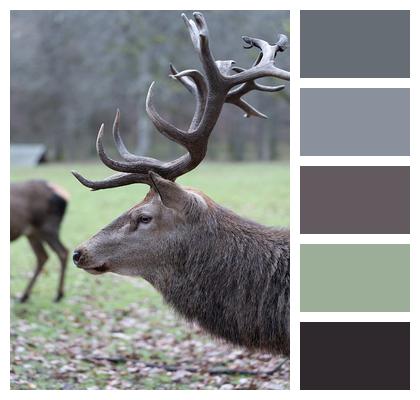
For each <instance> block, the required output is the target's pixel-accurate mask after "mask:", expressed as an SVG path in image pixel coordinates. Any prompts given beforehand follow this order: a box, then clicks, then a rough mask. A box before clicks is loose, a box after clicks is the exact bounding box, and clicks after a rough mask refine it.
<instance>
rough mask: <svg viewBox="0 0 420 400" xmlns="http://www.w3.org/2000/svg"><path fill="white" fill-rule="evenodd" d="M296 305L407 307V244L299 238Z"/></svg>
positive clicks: (316, 307) (311, 308) (351, 308)
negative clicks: (303, 241)
mask: <svg viewBox="0 0 420 400" xmlns="http://www.w3.org/2000/svg"><path fill="white" fill-rule="evenodd" d="M300 310H301V311H304V312H305V311H319V312H322V311H325V312H328V311H410V247H409V245H407V244H355V245H354V244H303V245H301V248H300Z"/></svg>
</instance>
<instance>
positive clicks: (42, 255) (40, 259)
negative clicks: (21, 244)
mask: <svg viewBox="0 0 420 400" xmlns="http://www.w3.org/2000/svg"><path fill="white" fill-rule="evenodd" d="M28 240H29V244H30V245H31V247H32V250H33V251H34V253H35V256H36V268H35V272H34V275H33V276H32V278H31V280H30V281H29V284H28V286H27V287H26V289H25V291H24V292H23V295H22V296H21V298H20V302H21V303H25V302H26V301H27V300H28V299H29V296H30V295H31V291H32V288H33V286H34V284H35V281H36V279H37V278H38V275H39V274H40V273H41V271H42V268H43V267H44V264H45V262H46V261H47V259H48V254H47V252H46V251H45V249H44V246H43V245H42V242H41V241H40V240H39V239H38V238H36V237H34V236H28Z"/></svg>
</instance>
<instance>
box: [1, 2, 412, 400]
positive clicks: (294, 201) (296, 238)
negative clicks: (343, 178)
mask: <svg viewBox="0 0 420 400" xmlns="http://www.w3.org/2000/svg"><path fill="white" fill-rule="evenodd" d="M419 4H420V2H418V1H408V0H406V1H404V0H394V1H389V0H382V1H381V2H378V1H375V0H353V1H347V0H346V1H341V2H340V3H337V2H336V1H332V0H328V1H325V0H318V1H317V2H313V1H311V0H302V1H298V0H285V1H278V0H277V1H273V0H266V1H265V2H259V3H255V2H251V1H250V0H242V1H240V2H239V1H233V0H230V1H229V0H223V1H220V0H212V1H197V0H196V1H177V2H169V1H154V2H152V3H145V2H140V1H128V0H120V1H118V2H109V1H87V0H85V1H80V0H75V1H71V2H70V1H61V2H60V3H58V2H53V1H51V0H50V1H37V2H36V3H34V2H33V1H13V2H12V1H3V2H2V8H1V15H0V29H1V30H2V35H1V38H0V43H1V47H0V54H1V55H2V63H0V68H1V76H2V79H1V82H2V88H3V90H2V107H1V108H0V112H1V118H2V119H1V120H2V121H3V127H5V129H4V130H5V131H6V132H3V134H2V135H0V138H1V139H0V140H1V141H2V142H1V149H2V151H3V155H4V156H3V157H2V160H3V161H2V162H3V164H4V165H3V168H1V173H2V175H3V178H4V179H3V182H7V181H8V180H9V176H10V174H9V172H10V171H9V138H8V132H9V115H10V114H9V101H10V99H9V88H10V75H9V72H10V71H9V65H10V60H9V54H10V53H9V37H10V36H9V35H10V28H9V10H10V9H34V8H35V6H36V9H91V10H95V9H108V10H112V9H152V10H153V9H168V10H170V9H179V10H181V9H182V10H202V11H203V10H206V9H214V10H217V9H219V10H223V9H248V10H252V9H260V10H263V9H267V10H276V9H281V10H290V11H291V13H290V17H291V49H290V56H291V60H290V63H291V77H292V79H291V147H290V148H291V158H290V162H291V172H290V177H291V216H290V217H291V242H292V245H291V251H292V278H291V281H292V283H291V301H292V307H291V334H292V338H291V354H292V356H291V390H290V391H267V392H265V393H264V394H261V393H259V392H232V391H229V392H223V391H222V392H208V391H201V392H199V393H198V392H194V391H182V392H181V391H180V392H173V391H172V392H162V391H149V392H141V393H139V392H138V391H124V392H122V391H118V392H116V391H108V392H106V393H105V392H104V391H101V392H87V391H77V393H76V392H74V391H60V392H55V391H10V392H9V393H8V395H9V396H10V397H13V398H26V397H31V398H42V399H43V400H44V399H48V398H55V397H56V396H57V394H59V395H60V396H62V397H64V398H66V397H67V398H70V396H71V397H73V396H74V395H77V396H80V397H85V396H86V397H87V396H89V398H92V397H93V398H99V396H100V397H101V398H103V397H104V396H105V397H107V398H118V399H120V398H121V397H124V398H126V397H130V398H138V397H139V396H142V397H144V396H146V397H148V398H161V397H166V396H168V398H169V397H170V398H171V399H177V398H181V396H182V398H196V397H197V396H200V397H203V398H214V397H215V396H217V397H222V398H224V397H229V398H230V397H235V396H241V397H254V396H260V395H263V396H265V397H270V398H278V397H280V396H281V397H285V398H301V397H306V396H310V397H311V398H319V399H325V398H329V397H331V398H336V397H337V396H340V398H343V399H346V398H353V396H355V395H357V396H358V397H361V398H366V399H368V398H369V399H370V398H371V396H372V395H373V393H372V391H357V393H355V392H353V391H349V392H346V391H338V392H336V391H299V321H301V320H302V321H303V320H311V319H312V318H314V320H317V321H318V320H326V321H327V320H334V318H338V316H337V317H335V316H334V315H333V313H327V315H324V314H325V313H300V312H299V242H302V243H305V242H307V243H331V240H333V239H332V237H331V236H330V235H299V225H300V221H299V205H298V204H299V165H321V164H322V165H328V164H326V163H328V162H329V161H330V162H332V161H333V160H332V159H330V160H329V161H328V159H326V158H325V157H322V158H323V160H322V163H321V162H320V161H319V162H320V164H313V163H314V162H315V163H316V162H317V161H315V160H308V158H306V160H305V159H304V158H303V157H302V158H300V157H299V134H300V133H299V89H300V87H410V88H411V157H410V159H404V160H400V161H399V162H400V163H397V164H395V163H396V162H397V161H396V159H395V158H392V157H391V158H383V159H382V162H383V163H384V164H379V165H410V166H411V204H412V207H411V221H412V225H411V234H410V235H409V236H406V235H402V236H404V237H402V236H398V239H397V238H396V237H395V236H394V237H390V236H389V237H388V238H387V239H385V236H382V235H381V236H380V237H379V236H378V237H377V238H376V240H377V243H388V240H391V241H390V242H395V243H400V242H401V243H407V242H410V243H411V257H412V259H411V312H410V313H409V314H408V315H407V313H396V314H393V315H394V317H393V318H402V319H401V320H410V321H411V338H412V340H411V355H412V361H411V390H410V391H398V392H397V393H396V392H395V391H389V392H387V391H381V392H380V396H381V397H382V398H384V399H388V398H395V396H399V397H402V398H407V397H412V396H416V397H417V396H418V395H419V385H418V379H419V378H418V377H419V376H420V369H419V345H418V344H417V340H415V339H417V338H419V337H420V335H419V333H420V331H419V328H418V323H419V309H420V307H419V300H420V296H419V295H418V294H417V290H416V288H417V287H418V284H419V279H418V276H419V273H418V272H417V270H418V268H420V258H419V247H418V246H419V243H420V235H419V226H418V225H419V221H420V213H419V211H418V208H416V207H415V205H418V204H420V197H419V189H418V187H419V182H420V174H419V168H420V164H419V161H420V160H419V156H420V154H419V144H420V143H419V142H420V138H419V136H420V134H419V132H420V125H419V117H418V113H419V105H420V97H419V90H418V89H419V85H418V84H419V80H418V73H419V72H420V71H419V62H418V59H419V51H420V46H419V44H418V41H417V39H416V38H419V37H420V32H419V28H418V26H419V25H420V18H419ZM256 5H257V6H258V7H256ZM300 9H302V10H305V9H309V10H313V9H318V10H322V9H325V10H335V9H348V10H351V9H354V10H371V9H397V10H398V9H410V10H411V78H410V79H385V80H383V79H374V78H372V79H370V78H369V79H357V80H356V79H338V78H334V79H316V80H315V79H299V62H300V58H299V10H300ZM105 28H106V27H104V29H105ZM355 29H357V27H355ZM390 34H392V27H390ZM384 40H386V38H385V39H384ZM390 56H392V49H390ZM376 161H378V160H376ZM309 162H311V164H309ZM342 162H343V163H345V164H340V165H362V164H363V165H369V164H367V163H369V162H371V161H368V160H367V158H366V159H365V160H363V163H362V164H353V163H354V162H355V160H351V159H350V158H346V159H345V161H344V160H343V161H342ZM329 165H336V164H329ZM372 165H373V164H372ZM4 190H6V189H4ZM8 200H9V199H8V195H6V196H3V197H2V210H8V207H9V206H8ZM7 214H8V213H7ZM7 225H8V224H6V223H4V224H3V229H2V246H3V247H2V250H3V251H2V254H3V255H4V254H6V255H7V257H6V260H5V261H4V262H3V266H2V273H3V277H2V278H3V279H1V280H0V285H1V286H0V293H1V307H2V311H3V312H2V313H1V315H2V317H3V318H2V324H1V325H2V326H1V327H2V330H1V340H0V344H1V346H2V347H1V350H2V353H1V354H2V355H3V357H2V362H1V369H0V385H1V386H0V388H1V390H5V391H8V387H9V376H8V372H9V357H8V354H9V323H8V322H9V318H8V316H9V271H8V268H7V265H10V263H9V262H8V261H7V260H8V259H9V237H8V236H9V231H8V226H7ZM352 236H353V235H352ZM355 236H356V235H354V236H353V237H355ZM357 237H358V239H360V240H367V238H365V239H364V238H363V236H361V235H357ZM339 238H340V239H336V240H341V239H343V240H348V238H346V237H345V235H340V236H339ZM371 239H372V240H374V237H373V236H371ZM308 240H309V241H308ZM360 240H356V241H355V242H361V241H360ZM383 240H385V242H384V241H383ZM397 240H401V241H397ZM339 242H340V241H339ZM362 242H363V241H362ZM367 242H369V240H368V241H366V243H367ZM346 243H350V242H349V241H346ZM308 314H311V315H310V316H309V315H308ZM339 314H340V315H341V313H339ZM351 314H352V315H349V314H348V313H346V314H345V315H344V317H345V319H343V320H350V319H349V318H350V317H351V318H352V319H353V318H354V320H363V318H369V320H373V319H375V320H376V318H380V319H381V320H391V319H390V318H391V316H388V313H385V314H384V313H380V315H374V314H377V313H374V314H372V313H351ZM397 314H398V315H397ZM400 314H401V315H400ZM340 318H341V316H340ZM378 320H379V319H378ZM415 393H417V395H416V394H415Z"/></svg>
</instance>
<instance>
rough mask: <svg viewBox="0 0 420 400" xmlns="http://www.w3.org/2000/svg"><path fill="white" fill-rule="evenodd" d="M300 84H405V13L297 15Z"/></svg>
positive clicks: (407, 19)
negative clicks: (304, 80) (355, 81)
mask: <svg viewBox="0 0 420 400" xmlns="http://www.w3.org/2000/svg"><path fill="white" fill-rule="evenodd" d="M300 31H301V33H300V46H301V50H300V63H301V64H300V76H301V78H409V77H410V11H408V10H363V11H362V10H335V11H326V10H317V11H301V13H300Z"/></svg>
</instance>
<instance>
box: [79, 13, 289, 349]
mask: <svg viewBox="0 0 420 400" xmlns="http://www.w3.org/2000/svg"><path fill="white" fill-rule="evenodd" d="M182 18H183V20H184V22H185V24H186V26H187V28H188V31H189V33H190V36H191V40H192V43H193V46H194V48H195V50H196V52H197V53H198V55H199V58H200V61H201V65H202V67H203V71H204V74H203V73H202V72H200V71H198V70H194V69H187V70H184V71H181V72H179V71H178V70H177V69H176V68H175V67H174V66H173V65H170V71H171V75H170V76H171V77H172V78H173V79H175V80H176V81H178V82H179V83H180V84H182V85H183V86H184V87H185V88H186V89H187V90H188V91H189V92H190V93H191V94H192V95H193V96H194V99H195V103H196V106H195V111H194V115H193V117H192V121H191V123H190V126H189V128H188V129H187V130H181V129H179V128H177V127H175V126H173V125H172V124H171V123H170V122H168V121H166V120H165V119H164V118H163V117H162V116H161V115H160V114H159V113H158V112H157V110H156V108H155V107H154V105H153V88H154V82H153V83H152V84H151V86H150V88H149V91H148V94H147V97H146V111H147V114H148V116H149V118H150V119H151V121H152V123H153V124H154V126H155V127H156V128H157V130H158V131H159V132H160V133H161V134H163V135H164V136H165V137H167V138H168V139H169V140H172V141H174V142H176V143H178V144H179V145H182V146H183V147H184V148H185V149H186V150H187V152H186V153H185V154H184V155H182V156H180V157H179V158H177V159H175V160H173V161H167V162H163V161H160V160H158V159H154V158H150V157H145V156H137V155H134V154H132V153H130V152H129V151H128V150H127V147H126V146H125V144H124V142H123V140H122V137H121V134H120V129H119V126H120V111H119V110H118V109H117V112H116V116H115V119H114V123H113V129H112V134H113V138H114V142H115V146H116V148H117V150H118V152H119V154H120V156H121V158H122V160H121V161H120V160H116V159H113V158H111V157H109V156H108V155H107V153H106V152H105V149H104V146H103V135H104V124H102V125H101V127H100V129H99V132H98V135H97V141H96V148H97V153H98V155H99V158H100V159H101V161H102V162H103V163H104V164H105V165H106V166H107V167H109V168H110V169H112V170H114V171H117V173H116V174H114V175H111V176H110V177H108V178H105V179H103V180H97V181H92V180H90V179H87V178H85V177H84V176H82V175H81V174H79V173H78V172H76V171H72V173H73V175H74V176H75V177H76V178H77V180H78V181H79V182H80V183H81V184H83V185H84V186H86V187H88V188H90V189H91V190H93V191H97V190H101V189H109V188H115V187H122V186H125V185H131V184H135V183H140V184H146V185H148V186H149V187H150V190H149V192H148V193H147V195H146V196H145V198H144V199H143V201H141V202H140V203H138V204H136V205H134V206H133V207H132V208H131V209H129V210H128V211H126V212H125V213H123V214H122V215H121V216H119V217H118V218H116V219H115V220H114V221H113V222H111V223H110V224H109V225H107V226H106V227H104V228H103V229H102V230H100V231H99V232H98V233H96V234H95V235H94V236H92V237H91V238H90V239H88V240H86V241H85V242H84V243H82V244H81V245H79V246H78V247H77V248H76V249H75V250H74V253H73V261H74V263H75V265H76V266H77V267H79V268H80V269H82V270H84V271H86V272H88V273H90V274H93V275H99V274H104V273H108V272H112V273H115V274H120V275H126V276H134V277H141V278H143V279H145V280H146V281H148V282H149V283H150V284H151V285H152V286H154V288H155V289H156V290H158V291H159V292H160V293H161V295H162V296H163V299H164V301H165V302H166V303H167V304H168V305H169V306H170V307H171V308H173V309H174V310H175V312H176V313H178V314H179V315H180V316H182V317H183V318H185V319H186V320H187V321H189V322H192V323H196V324H198V325H199V326H201V328H203V330H204V331H205V332H207V333H208V334H210V336H211V337H214V338H216V339H222V340H224V341H226V342H230V343H231V344H234V345H237V346H242V347H245V348H248V349H251V350H262V351H267V352H270V353H273V354H284V355H289V348H290V346H289V308H290V306H289V290H290V284H289V281H290V278H289V276H290V275H289V259H290V256H289V253H290V239H289V237H290V234H289V229H288V228H285V227H284V228H272V227H266V226H263V225H261V224H259V223H257V222H253V221H251V220H248V219H246V218H243V217H241V216H239V215H237V214H235V213H234V212H233V211H230V210H228V209H227V208H224V207H223V206H221V205H219V204H217V203H216V202H214V201H213V200H212V199H211V198H210V197H208V196H207V195H206V194H204V193H202V192H201V191H199V190H197V189H194V188H190V187H182V186H181V185H179V184H178V183H176V182H175V180H176V179H177V178H178V177H180V176H182V175H184V174H186V173H187V172H189V171H191V170H193V169H194V168H196V167H197V166H198V165H199V164H200V163H201V161H202V160H203V159H204V157H205V155H206V149H207V144H208V140H209V137H210V134H211V132H212V130H213V128H214V126H215V124H216V121H217V120H218V117H219V115H220V113H221V111H222V108H223V105H224V104H225V103H231V104H233V105H235V106H237V107H239V108H240V109H241V110H243V111H244V112H245V116H246V117H250V116H256V117H260V118H266V115H264V114H263V113H262V112H260V111H258V110H257V109H256V108H255V107H253V106H252V105H250V104H249V103H248V102H246V101H245V100H244V99H243V98H242V97H243V96H244V95H245V94H247V93H249V92H251V91H254V90H256V91H261V92H276V91H280V90H282V89H283V88H284V85H279V86H266V85H262V84H260V83H257V82H256V80H257V79H258V78H263V77H275V78H279V79H282V80H286V81H289V79H290V73H289V72H288V71H285V70H282V69H280V68H278V67H276V66H275V65H274V61H275V57H276V55H277V53H279V52H283V51H284V50H285V49H286V48H287V42H288V39H287V37H286V36H285V35H282V34H281V35H280V36H279V39H278V40H277V42H276V43H274V44H269V43H268V42H266V41H264V40H261V39H258V38H252V37H248V36H243V40H244V42H245V45H244V47H245V48H249V49H250V48H253V47H255V48H257V49H258V50H259V55H258V57H257V59H256V61H255V62H254V64H253V66H252V67H250V68H249V69H244V68H241V67H238V66H236V65H235V62H234V61H233V60H223V61H215V59H214V57H213V54H212V52H211V50H210V46H209V33H208V27H207V23H206V21H205V19H204V16H203V15H202V14H201V13H198V12H195V13H193V19H188V18H187V17H186V16H185V14H182Z"/></svg>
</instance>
